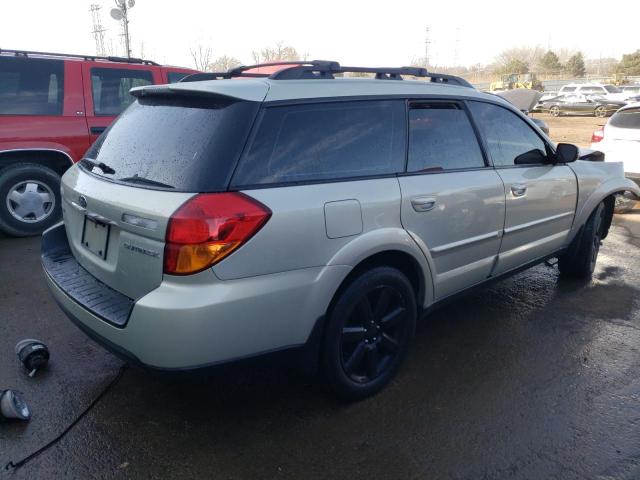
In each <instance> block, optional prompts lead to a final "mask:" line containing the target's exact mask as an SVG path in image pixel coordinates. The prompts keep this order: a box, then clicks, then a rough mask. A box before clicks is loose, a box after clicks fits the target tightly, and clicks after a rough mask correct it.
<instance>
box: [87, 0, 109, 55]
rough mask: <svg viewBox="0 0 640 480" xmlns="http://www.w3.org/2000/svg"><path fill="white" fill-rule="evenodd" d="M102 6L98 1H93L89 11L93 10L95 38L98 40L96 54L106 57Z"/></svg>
mask: <svg viewBox="0 0 640 480" xmlns="http://www.w3.org/2000/svg"><path fill="white" fill-rule="evenodd" d="M100 8H102V7H101V6H100V5H98V4H97V3H92V4H91V7H90V8H89V11H90V12H91V19H92V21H93V31H92V32H91V33H93V39H94V40H95V42H96V55H98V56H100V57H104V56H105V54H106V52H105V49H104V32H105V31H106V30H105V29H104V28H103V27H102V21H101V20H100Z"/></svg>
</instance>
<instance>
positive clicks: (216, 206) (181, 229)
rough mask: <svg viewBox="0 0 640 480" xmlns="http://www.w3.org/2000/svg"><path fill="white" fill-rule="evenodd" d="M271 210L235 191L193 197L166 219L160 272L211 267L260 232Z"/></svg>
mask: <svg viewBox="0 0 640 480" xmlns="http://www.w3.org/2000/svg"><path fill="white" fill-rule="evenodd" d="M269 217H271V211H270V210H269V209H268V208H267V207H265V206H264V205H262V204H261V203H260V202H258V201H257V200H254V199H253V198H251V197H248V196H247V195H244V194H242V193H236V192H229V193H205V194H200V195H197V196H195V197H193V198H192V199H191V200H189V201H188V202H186V203H185V204H184V205H182V206H181V207H180V208H179V209H178V210H177V211H176V212H175V213H174V214H173V215H172V216H171V218H170V219H169V225H168V226H167V241H166V245H165V248H164V273H168V274H171V275H189V274H191V273H196V272H200V271H202V270H204V269H205V268H209V267H211V266H212V265H215V264H216V263H218V262H219V261H220V260H222V259H223V258H225V257H227V256H228V255H230V254H231V253H232V252H233V251H235V250H237V249H238V248H239V247H240V246H241V245H243V244H244V243H246V242H247V240H249V239H250V238H251V237H252V236H253V235H255V233H256V232H257V231H258V230H260V229H261V228H262V227H263V226H264V224H265V223H267V220H269Z"/></svg>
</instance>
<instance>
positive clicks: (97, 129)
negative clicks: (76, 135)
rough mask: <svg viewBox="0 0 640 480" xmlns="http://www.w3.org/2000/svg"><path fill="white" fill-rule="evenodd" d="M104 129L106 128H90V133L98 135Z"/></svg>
mask: <svg viewBox="0 0 640 480" xmlns="http://www.w3.org/2000/svg"><path fill="white" fill-rule="evenodd" d="M106 129H107V127H91V133H93V134H94V135H100V134H101V133H102V132H104V131H105V130H106Z"/></svg>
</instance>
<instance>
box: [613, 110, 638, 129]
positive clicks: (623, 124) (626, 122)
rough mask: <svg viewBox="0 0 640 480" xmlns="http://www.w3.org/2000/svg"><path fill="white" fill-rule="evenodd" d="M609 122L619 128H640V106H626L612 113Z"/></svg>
mask: <svg viewBox="0 0 640 480" xmlns="http://www.w3.org/2000/svg"><path fill="white" fill-rule="evenodd" d="M609 124H610V125H611V126H614V127H620V128H638V129H640V108H627V109H626V110H619V111H618V112H616V113H614V114H613V117H611V120H609Z"/></svg>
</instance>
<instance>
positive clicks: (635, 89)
mask: <svg viewBox="0 0 640 480" xmlns="http://www.w3.org/2000/svg"><path fill="white" fill-rule="evenodd" d="M619 88H620V89H621V90H622V93H624V94H625V100H629V98H630V97H636V96H638V95H640V85H625V86H623V87H619Z"/></svg>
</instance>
